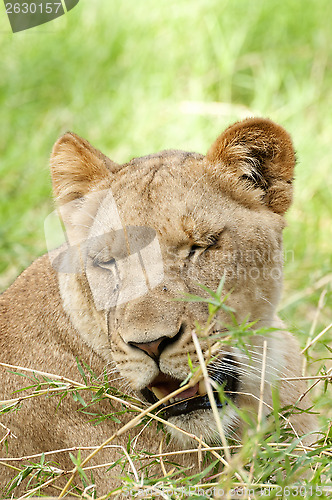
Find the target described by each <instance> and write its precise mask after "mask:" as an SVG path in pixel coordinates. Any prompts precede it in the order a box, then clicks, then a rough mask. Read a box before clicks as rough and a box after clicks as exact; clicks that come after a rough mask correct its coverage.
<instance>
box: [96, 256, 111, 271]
mask: <svg viewBox="0 0 332 500" xmlns="http://www.w3.org/2000/svg"><path fill="white" fill-rule="evenodd" d="M93 265H94V266H95V267H102V268H104V269H110V268H112V267H113V266H114V265H116V260H115V259H114V258H113V257H112V258H111V259H109V260H106V261H99V260H94V261H93Z"/></svg>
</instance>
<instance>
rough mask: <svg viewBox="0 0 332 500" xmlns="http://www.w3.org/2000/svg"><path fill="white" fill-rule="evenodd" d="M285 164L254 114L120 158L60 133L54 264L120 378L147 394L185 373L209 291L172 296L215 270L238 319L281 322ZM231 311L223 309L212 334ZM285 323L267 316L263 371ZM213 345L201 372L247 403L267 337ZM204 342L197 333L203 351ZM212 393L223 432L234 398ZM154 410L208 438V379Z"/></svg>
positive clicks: (286, 157) (285, 145)
mask: <svg viewBox="0 0 332 500" xmlns="http://www.w3.org/2000/svg"><path fill="white" fill-rule="evenodd" d="M294 165H295V155H294V150H293V146H292V142H291V139H290V137H289V135H288V134H287V132H286V131H285V130H284V129H283V128H282V127H280V126H279V125H276V124H275V123H273V122H272V121H270V120H268V119H260V118H249V119H246V120H244V121H242V122H238V123H235V124H234V125H232V126H230V127H229V128H227V129H226V130H225V131H224V132H223V133H222V134H221V135H220V136H219V137H218V138H217V139H216V141H215V142H214V143H213V144H212V146H211V147H210V149H209V150H208V152H207V154H206V155H205V156H204V155H202V154H198V153H190V152H185V151H178V150H166V151H162V152H160V153H156V154H152V155H148V156H144V157H141V158H134V159H133V160H131V161H130V162H128V163H125V164H123V165H118V164H116V163H114V162H112V161H111V160H109V159H108V158H107V157H106V156H104V155H103V154H102V153H100V152H99V151H97V150H96V149H94V148H93V147H92V146H91V145H90V144H89V143H88V142H87V141H86V140H84V139H82V138H80V137H78V136H76V135H75V134H72V133H67V134H65V135H64V136H63V137H61V138H60V139H59V140H58V141H57V143H56V144H55V146H54V149H53V153H52V157H51V171H52V178H53V186H54V193H55V197H56V199H57V203H58V206H59V210H60V212H61V216H62V218H63V220H64V223H65V226H66V232H67V238H68V243H69V245H68V246H67V248H66V251H63V252H62V253H60V254H59V253H57V256H56V258H54V260H53V265H54V266H55V267H56V268H57V270H58V271H59V286H60V292H61V296H62V300H63V306H64V308H65V310H66V312H67V313H68V315H69V317H70V319H71V321H72V323H73V325H74V327H75V328H76V329H77V331H78V332H79V334H80V335H81V336H82V338H83V339H84V341H85V342H86V343H87V344H88V345H90V346H91V348H92V349H93V350H94V351H95V352H97V353H99V354H100V356H102V357H103V358H104V360H105V362H107V363H110V362H112V363H113V364H114V366H115V368H116V371H117V372H118V373H117V375H116V376H114V378H115V379H117V378H119V377H120V378H121V385H122V387H123V386H125V387H127V388H128V390H131V391H135V392H136V393H137V394H138V395H139V397H141V398H142V397H144V398H145V400H147V401H148V402H151V403H153V402H155V401H157V400H158V399H161V398H162V397H164V396H167V395H168V394H170V393H171V392H173V391H174V390H176V389H177V388H179V387H180V384H181V383H182V382H183V381H184V380H185V379H186V378H187V377H188V374H189V373H190V369H189V366H188V355H189V356H190V358H191V361H192V364H193V365H194V366H196V365H197V364H198V358H197V353H196V349H195V346H194V343H193V339H192V331H193V329H194V327H195V321H198V322H199V323H200V324H201V325H204V324H205V322H206V320H207V317H208V307H207V304H206V303H204V302H186V301H181V300H176V299H178V298H179V297H181V296H183V293H187V294H188V293H189V294H196V295H202V289H201V288H199V286H198V284H201V285H204V286H205V287H208V288H209V289H210V290H216V289H217V287H218V284H219V283H220V280H221V278H222V277H223V279H224V286H223V293H225V294H226V293H229V297H228V301H227V304H228V306H229V307H230V308H232V309H233V310H234V311H235V312H234V315H235V317H236V319H237V321H238V322H239V323H242V322H244V321H248V322H252V321H255V322H256V326H277V325H278V323H277V319H276V316H275V313H276V307H277V304H278V301H279V298H280V293H281V287H282V230H283V228H284V226H285V222H284V217H283V215H284V213H285V211H286V210H287V209H288V207H289V206H290V203H291V200H292V178H293V170H294ZM229 322H230V318H229V316H228V314H227V311H224V310H220V311H219V312H218V314H217V316H216V318H215V321H214V323H213V325H212V326H211V328H210V330H209V335H214V336H215V335H216V334H218V333H222V332H223V331H224V329H225V325H227V324H229ZM256 326H255V328H256ZM287 335H288V334H286V333H285V332H282V331H275V330H274V331H273V332H271V333H270V334H269V335H268V336H267V337H266V339H265V340H267V354H266V359H267V365H268V369H267V371H266V376H265V378H266V381H267V382H269V383H273V381H274V380H275V379H276V378H277V377H278V374H280V373H281V372H283V371H284V370H285V369H288V367H287V364H289V361H288V360H289V353H290V352H291V351H292V350H294V349H295V348H294V347H293V346H292V339H291V337H287ZM221 346H222V344H221V345H219V348H218V352H217V355H216V356H215V357H214V359H213V360H212V362H211V363H210V364H209V365H208V371H209V375H210V377H211V379H212V380H215V381H217V382H218V383H223V384H224V389H225V391H226V392H228V393H229V397H231V398H232V399H233V402H234V405H235V406H241V405H247V406H249V407H252V408H255V407H256V406H257V396H259V381H260V368H261V363H262V346H263V338H262V337H261V336H255V335H254V333H253V337H252V341H251V344H250V349H248V350H249V351H250V352H243V351H241V349H238V348H237V347H236V346H235V347H232V346H229V345H227V346H226V345H225V346H224V347H221ZM208 347H209V338H202V340H201V348H202V351H203V354H204V355H205V356H208V354H207V352H208V350H209V349H208ZM255 395H256V397H255ZM268 398H269V396H268V395H266V399H267V400H268ZM216 402H217V405H218V407H219V412H220V415H221V416H222V422H223V424H224V428H225V429H226V431H228V432H231V431H232V429H234V427H235V425H236V420H237V417H236V412H235V411H234V406H233V405H227V404H225V403H221V402H220V400H219V399H217V400H216ZM255 405H256V406H255ZM164 415H165V417H166V418H167V419H168V420H169V421H170V422H172V423H174V424H176V425H177V426H178V427H180V428H182V429H184V430H186V431H189V432H193V433H195V434H196V435H201V436H202V437H203V439H204V440H205V441H208V442H214V441H216V440H217V434H218V433H217V430H216V424H215V421H214V419H213V416H212V413H211V407H210V402H209V399H208V397H207V395H206V387H205V386H204V383H201V382H197V384H196V385H193V386H191V387H189V388H188V389H186V391H184V392H182V393H180V394H178V396H177V397H176V398H175V399H174V400H172V401H169V402H168V404H166V405H165V411H164ZM172 432H173V434H174V435H176V436H177V437H178V438H179V439H180V440H183V439H184V438H183V437H182V436H181V433H177V431H175V430H173V431H172Z"/></svg>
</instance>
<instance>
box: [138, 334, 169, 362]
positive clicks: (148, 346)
mask: <svg viewBox="0 0 332 500" xmlns="http://www.w3.org/2000/svg"><path fill="white" fill-rule="evenodd" d="M165 341H166V342H165ZM167 341H169V338H168V337H160V338H159V339H157V340H153V341H152V342H129V345H131V346H132V347H136V348H137V349H140V350H141V351H144V352H146V353H147V355H148V356H150V358H152V359H154V360H155V361H157V360H158V359H159V356H160V354H161V352H162V350H163V349H164V347H166V345H167V344H168V342H167Z"/></svg>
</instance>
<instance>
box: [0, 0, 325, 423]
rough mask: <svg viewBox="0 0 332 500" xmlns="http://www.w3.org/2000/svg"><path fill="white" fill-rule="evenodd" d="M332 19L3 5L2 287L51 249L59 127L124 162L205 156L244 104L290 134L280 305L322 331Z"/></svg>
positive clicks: (302, 12)
mask: <svg viewBox="0 0 332 500" xmlns="http://www.w3.org/2000/svg"><path fill="white" fill-rule="evenodd" d="M331 18H332V4H331V2H330V0H320V1H319V2H316V1H314V0H306V1H305V2H301V1H300V0H285V1H284V2H279V1H277V0H269V1H265V0H255V1H249V0H236V1H230V0H229V1H226V0H195V2H193V1H191V2H189V1H188V0H187V1H184V0H176V1H175V0H158V2H156V1H153V0H142V1H140V2H137V1H134V0H98V1H96V2H92V1H90V2H88V1H87V0H81V1H80V3H79V5H78V6H77V7H75V9H73V10H72V11H71V12H70V13H68V14H67V15H66V16H63V17H61V18H59V19H57V20H55V21H53V22H52V23H49V24H45V25H42V26H40V27H37V28H34V29H31V30H28V31H26V32H22V33H17V34H12V33H11V31H10V26H9V22H8V20H7V18H6V15H5V11H4V6H3V5H2V4H1V6H0V46H1V59H0V109H1V113H0V176H1V196H0V273H1V277H0V288H2V289H3V288H5V287H6V286H8V285H9V284H10V282H11V281H13V279H14V278H15V276H16V275H17V274H18V273H19V272H20V271H21V270H22V269H24V268H25V267H26V266H27V265H28V264H29V263H30V262H31V261H32V260H33V259H34V258H35V257H36V256H37V255H40V254H42V253H44V252H45V250H46V246H45V241H44V236H43V221H44V218H45V217H46V215H47V214H48V213H50V212H51V211H52V209H53V208H52V207H53V205H52V201H51V183H50V176H49V171H48V158H49V154H50V151H51V148H52V145H53V143H54V142H55V140H56V139H57V137H58V136H59V135H60V134H61V133H63V132H64V131H66V130H73V131H75V132H76V133H78V134H80V135H82V136H83V137H86V138H87V139H89V140H90V141H91V142H92V143H93V144H94V145H95V146H96V147H98V148H100V149H101V150H102V151H104V152H105V153H107V154H109V156H110V157H111V158H112V159H114V160H115V161H117V162H121V163H122V162H125V161H127V160H128V159H130V158H131V157H133V156H138V155H143V154H148V153H151V152H154V151H157V150H160V149H165V148H180V149H185V150H194V151H198V152H202V153H204V152H206V151H207V149H208V147H209V146H210V144H211V143H212V141H213V140H214V139H215V137H216V136H217V135H218V134H219V133H220V132H221V131H222V130H223V129H224V128H225V127H226V126H227V125H228V124H230V123H231V122H232V121H236V120H237V119H239V118H241V117H243V115H244V114H246V111H245V110H244V108H246V109H247V112H248V114H252V113H255V114H257V115H262V116H268V117H270V118H271V119H273V120H275V121H277V122H279V123H281V124H282V125H283V126H284V127H285V128H286V129H287V130H288V131H289V132H290V133H291V134H292V137H293V140H294V144H295V148H296V150H297V155H298V166H297V169H296V180H295V198H294V204H293V206H292V208H291V209H290V211H289V213H288V215H287V220H288V227H287V229H286V230H285V233H284V236H285V253H286V261H285V292H284V297H283V303H282V305H281V316H282V317H283V319H285V321H286V323H287V325H289V327H290V328H291V329H292V330H293V331H295V332H296V333H297V334H298V335H299V338H300V341H301V343H302V344H303V345H304V344H305V342H306V338H307V336H308V332H309V331H310V329H311V328H312V325H313V323H314V328H313V332H312V335H313V336H315V335H316V334H317V333H319V332H320V331H321V330H322V329H323V328H324V327H326V326H327V325H328V324H329V323H330V322H331V317H332V314H331V313H332V300H331V276H332V252H331V241H332V223H331V215H332V214H331V212H332V208H331V206H332V204H331V192H332V170H331V157H332V154H331V153H332V120H331V118H330V109H331V107H332V65H331V56H332V31H331V26H330V21H329V20H330V19H331ZM185 102H187V103H188V102H189V103H190V104H186V105H184V103H185ZM200 103H223V104H227V105H230V106H228V107H227V106H220V104H216V105H214V106H212V107H208V108H205V107H204V106H200ZM322 293H323V294H325V295H324V300H323V303H322V307H321V309H320V311H319V314H317V307H318V302H319V298H320V296H321V294H322ZM321 340H322V341H323V342H322V344H319V345H318V344H317V345H316V346H315V348H314V350H313V351H312V356H313V357H314V358H317V357H331V356H330V354H329V352H328V350H327V349H326V348H324V345H323V343H326V344H330V345H331V341H332V332H331V331H329V332H327V333H326V334H325V336H324V337H323V338H322V339H321ZM309 361H310V359H309ZM321 364H322V362H320V363H315V364H313V365H312V366H311V370H312V371H314V372H316V371H317V372H318V371H319V369H320V366H321ZM325 364H326V366H327V367H329V366H331V361H330V360H327V361H325ZM316 399H317V400H318V407H319V408H320V409H321V410H322V413H323V414H324V415H325V416H327V415H328V412H330V411H331V410H330V409H331V397H330V396H327V395H325V396H322V394H321V389H320V388H319V389H316ZM326 418H327V417H326Z"/></svg>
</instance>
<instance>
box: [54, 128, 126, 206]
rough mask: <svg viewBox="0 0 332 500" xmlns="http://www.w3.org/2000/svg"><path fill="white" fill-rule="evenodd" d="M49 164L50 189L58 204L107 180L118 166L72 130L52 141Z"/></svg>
mask: <svg viewBox="0 0 332 500" xmlns="http://www.w3.org/2000/svg"><path fill="white" fill-rule="evenodd" d="M50 164H51V175H52V183H53V192H54V196H55V198H56V199H57V202H58V204H59V205H60V206H61V205H64V204H66V203H69V202H71V201H74V200H76V199H78V198H83V197H84V196H85V195H86V194H87V193H88V192H90V191H93V190H94V189H96V187H99V186H100V185H101V184H102V183H103V181H107V180H109V179H110V174H111V173H112V172H114V171H115V170H116V169H117V167H118V165H117V164H116V163H113V162H112V161H111V160H110V159H109V158H107V157H106V156H105V155H103V154H102V153H101V152H100V151H98V150H97V149H95V148H94V147H92V146H91V144H89V142H88V141H86V140H85V139H82V138H81V137H79V136H78V135H76V134H73V133H72V132H67V133H66V134H64V135H63V136H62V137H60V139H58V141H57V142H56V143H55V145H54V147H53V151H52V154H51V160H50ZM101 189H102V187H101Z"/></svg>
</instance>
